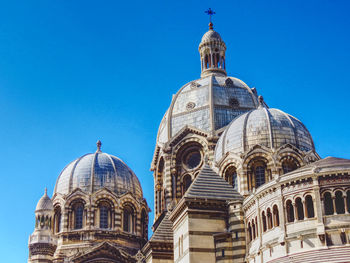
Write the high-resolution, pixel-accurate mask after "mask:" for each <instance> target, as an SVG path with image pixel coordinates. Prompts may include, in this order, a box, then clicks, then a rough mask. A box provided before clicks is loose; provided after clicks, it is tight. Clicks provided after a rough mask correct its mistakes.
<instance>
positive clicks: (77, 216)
mask: <svg viewBox="0 0 350 263" xmlns="http://www.w3.org/2000/svg"><path fill="white" fill-rule="evenodd" d="M73 211H74V229H81V228H83V214H84V205H83V204H81V203H78V204H76V205H75V206H74V210H73Z"/></svg>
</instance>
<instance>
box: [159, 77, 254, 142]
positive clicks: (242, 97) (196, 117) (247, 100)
mask: <svg viewBox="0 0 350 263" xmlns="http://www.w3.org/2000/svg"><path fill="white" fill-rule="evenodd" d="M257 105H258V102H257V97H256V95H255V94H254V93H253V91H252V90H251V89H250V88H249V87H248V85H247V84H245V83H244V82H243V81H241V80H239V79H237V78H233V77H226V76H222V75H215V74H213V75H210V76H207V77H204V78H201V79H198V80H195V81H192V82H189V83H187V84H186V85H184V86H183V87H182V88H181V89H180V90H179V91H178V92H177V93H176V94H175V95H174V96H173V99H172V102H171V104H170V107H169V109H168V110H167V111H166V113H165V115H164V117H163V119H162V121H161V123H160V126H159V130H158V136H157V144H161V145H162V144H164V143H166V142H168V141H169V140H170V139H171V138H172V137H173V136H174V135H176V133H178V132H179V131H180V130H181V129H182V128H183V127H185V126H188V127H193V128H196V129H198V130H201V131H204V132H207V133H211V132H214V131H216V130H218V129H221V128H222V127H224V126H226V125H228V124H229V123H230V122H231V121H232V120H233V119H234V118H236V117H237V116H239V115H241V114H242V113H245V112H247V111H249V110H251V109H255V108H256V107H257Z"/></svg>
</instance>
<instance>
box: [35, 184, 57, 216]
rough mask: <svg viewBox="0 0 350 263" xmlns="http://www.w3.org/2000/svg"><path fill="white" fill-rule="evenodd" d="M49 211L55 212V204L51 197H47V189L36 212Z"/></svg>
mask: <svg viewBox="0 0 350 263" xmlns="http://www.w3.org/2000/svg"><path fill="white" fill-rule="evenodd" d="M43 210H49V211H53V204H52V201H51V199H50V197H49V196H48V195H47V189H46V188H45V193H44V195H43V196H42V197H41V198H40V200H39V202H38V204H37V205H36V208H35V212H38V211H43Z"/></svg>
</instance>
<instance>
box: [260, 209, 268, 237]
mask: <svg viewBox="0 0 350 263" xmlns="http://www.w3.org/2000/svg"><path fill="white" fill-rule="evenodd" d="M261 218H262V223H263V231H264V232H266V230H267V227H266V216H265V211H263V212H262V214H261Z"/></svg>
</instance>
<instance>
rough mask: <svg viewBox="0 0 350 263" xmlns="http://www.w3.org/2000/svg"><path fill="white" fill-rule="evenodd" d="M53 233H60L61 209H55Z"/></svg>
mask: <svg viewBox="0 0 350 263" xmlns="http://www.w3.org/2000/svg"><path fill="white" fill-rule="evenodd" d="M53 225H54V233H59V232H61V208H60V207H55V216H54V223H53Z"/></svg>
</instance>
